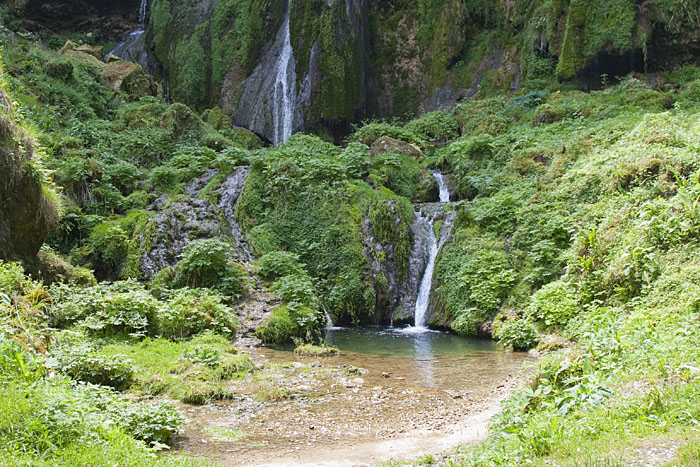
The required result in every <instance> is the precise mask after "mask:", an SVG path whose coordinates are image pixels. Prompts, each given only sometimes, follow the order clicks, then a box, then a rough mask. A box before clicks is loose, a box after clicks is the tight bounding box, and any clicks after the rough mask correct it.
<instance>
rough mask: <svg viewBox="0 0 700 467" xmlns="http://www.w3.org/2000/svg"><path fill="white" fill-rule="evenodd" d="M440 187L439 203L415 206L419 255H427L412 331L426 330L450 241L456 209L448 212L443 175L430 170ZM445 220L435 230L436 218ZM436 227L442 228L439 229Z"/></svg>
mask: <svg viewBox="0 0 700 467" xmlns="http://www.w3.org/2000/svg"><path fill="white" fill-rule="evenodd" d="M431 173H432V175H433V177H434V178H435V180H436V181H437V183H438V186H439V188H440V202H439V203H427V204H422V205H416V206H415V213H416V220H415V221H414V224H413V226H412V228H413V234H414V237H415V244H416V247H418V248H420V249H422V251H419V252H418V253H419V255H422V256H423V258H425V260H426V262H425V269H424V270H423V277H422V278H421V281H420V286H419V288H418V295H417V297H416V304H415V308H414V326H413V327H410V328H408V330H409V332H424V331H427V330H428V329H427V327H426V324H427V322H426V321H427V315H428V308H429V306H430V292H431V290H432V285H433V273H434V271H435V262H436V260H437V256H438V252H439V251H440V248H441V247H442V245H443V243H444V242H445V241H446V240H447V238H448V236H449V233H450V230H451V227H452V222H453V221H454V211H449V212H447V213H446V212H445V205H446V204H448V203H449V202H450V191H449V189H448V187H447V183H446V182H445V178H444V176H443V175H442V174H441V173H440V172H437V171H431ZM438 220H440V221H442V224H440V228H439V229H436V227H435V223H436V221H438ZM436 230H439V231H437V232H436Z"/></svg>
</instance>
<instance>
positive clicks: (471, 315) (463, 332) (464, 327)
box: [450, 307, 489, 336]
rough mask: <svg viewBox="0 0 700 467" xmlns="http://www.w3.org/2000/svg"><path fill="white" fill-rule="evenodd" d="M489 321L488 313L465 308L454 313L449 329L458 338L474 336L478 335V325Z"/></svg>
mask: <svg viewBox="0 0 700 467" xmlns="http://www.w3.org/2000/svg"><path fill="white" fill-rule="evenodd" d="M488 319H489V313H488V312H484V311H483V310H479V309H478V308H474V307H472V308H467V309H466V310H461V311H459V312H457V313H456V316H455V319H454V321H452V323H451V324H450V328H452V330H453V331H455V332H456V333H457V334H459V335H460V336H476V335H477V334H478V333H479V324H481V323H483V322H485V321H487V320H488Z"/></svg>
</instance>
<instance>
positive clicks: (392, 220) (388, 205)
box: [369, 199, 414, 281]
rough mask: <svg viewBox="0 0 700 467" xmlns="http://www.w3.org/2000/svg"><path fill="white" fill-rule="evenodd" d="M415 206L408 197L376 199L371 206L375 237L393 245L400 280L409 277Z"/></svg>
mask: <svg viewBox="0 0 700 467" xmlns="http://www.w3.org/2000/svg"><path fill="white" fill-rule="evenodd" d="M413 217H414V216H413V206H412V205H411V203H409V202H408V201H407V200H406V199H400V200H394V201H383V200H379V201H375V202H374V203H372V205H371V206H370V208H369V219H370V224H371V226H372V230H373V231H374V234H375V238H376V239H377V240H378V241H379V242H380V243H381V244H383V245H387V246H389V245H390V246H392V248H393V252H394V260H395V263H396V271H397V278H398V280H400V281H402V280H404V279H406V278H407V277H408V268H409V259H410V257H411V251H412V249H413V233H412V231H411V227H410V226H411V222H412V221H413Z"/></svg>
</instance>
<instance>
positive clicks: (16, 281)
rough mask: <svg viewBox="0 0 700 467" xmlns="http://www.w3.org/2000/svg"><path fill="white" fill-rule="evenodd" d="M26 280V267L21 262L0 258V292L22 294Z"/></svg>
mask: <svg viewBox="0 0 700 467" xmlns="http://www.w3.org/2000/svg"><path fill="white" fill-rule="evenodd" d="M26 281H27V278H26V276H25V275H24V268H22V265H21V264H20V263H11V262H5V261H3V260H0V292H2V293H4V294H7V295H12V294H21V293H23V292H22V291H23V284H24V283H25V282H26Z"/></svg>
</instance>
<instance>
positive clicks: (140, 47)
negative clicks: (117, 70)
mask: <svg viewBox="0 0 700 467" xmlns="http://www.w3.org/2000/svg"><path fill="white" fill-rule="evenodd" d="M148 6H149V0H141V4H140V5H139V27H138V28H136V29H135V30H133V31H131V32H130V33H129V35H128V36H127V37H126V38H125V39H124V40H123V41H121V42H120V43H118V44H117V45H116V46H114V48H113V49H112V50H110V51H109V52H107V54H105V57H104V58H105V60H108V59H109V56H110V55H114V56H117V57H120V58H122V59H124V60H128V61H131V62H135V63H139V64H141V65H142V66H144V67H145V66H146V59H145V57H144V52H145V44H144V41H143V36H144V34H145V33H146V20H147V19H148Z"/></svg>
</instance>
